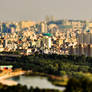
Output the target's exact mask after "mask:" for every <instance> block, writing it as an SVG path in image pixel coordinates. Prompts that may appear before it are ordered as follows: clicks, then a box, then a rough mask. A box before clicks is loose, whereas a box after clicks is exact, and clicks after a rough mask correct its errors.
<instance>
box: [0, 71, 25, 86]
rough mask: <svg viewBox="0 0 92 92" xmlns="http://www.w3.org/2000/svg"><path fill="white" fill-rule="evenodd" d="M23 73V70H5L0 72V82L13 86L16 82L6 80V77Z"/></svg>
mask: <svg viewBox="0 0 92 92" xmlns="http://www.w3.org/2000/svg"><path fill="white" fill-rule="evenodd" d="M22 74H25V71H22V70H20V71H12V72H6V73H3V72H2V73H1V74H0V83H1V84H3V85H8V86H13V85H17V84H18V83H17V82H15V81H13V80H8V78H11V77H15V76H19V75H22Z"/></svg>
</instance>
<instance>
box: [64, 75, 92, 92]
mask: <svg viewBox="0 0 92 92" xmlns="http://www.w3.org/2000/svg"><path fill="white" fill-rule="evenodd" d="M91 77H92V76H91ZM64 92H92V79H91V80H90V79H89V78H88V77H81V78H71V79H70V80H69V81H68V85H67V86H66V90H65V91H64Z"/></svg>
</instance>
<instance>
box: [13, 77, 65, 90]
mask: <svg viewBox="0 0 92 92" xmlns="http://www.w3.org/2000/svg"><path fill="white" fill-rule="evenodd" d="M12 80H15V81H16V82H18V83H20V84H22V85H27V87H28V88H30V86H32V87H33V88H36V87H38V88H41V89H58V90H64V89H65V88H64V87H57V86H54V85H53V84H52V83H51V82H49V81H48V79H47V78H46V77H41V76H18V77H14V78H12Z"/></svg>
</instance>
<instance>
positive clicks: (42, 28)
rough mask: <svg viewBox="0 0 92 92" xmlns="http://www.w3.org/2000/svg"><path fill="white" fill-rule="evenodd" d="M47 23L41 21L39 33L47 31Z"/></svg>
mask: <svg viewBox="0 0 92 92" xmlns="http://www.w3.org/2000/svg"><path fill="white" fill-rule="evenodd" d="M47 32H48V29H47V23H46V22H41V33H47Z"/></svg>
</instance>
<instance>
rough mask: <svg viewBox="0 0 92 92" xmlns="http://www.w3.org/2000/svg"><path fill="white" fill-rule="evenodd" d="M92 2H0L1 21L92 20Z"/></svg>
mask: <svg viewBox="0 0 92 92" xmlns="http://www.w3.org/2000/svg"><path fill="white" fill-rule="evenodd" d="M91 3H92V1H91V0H85V1H84V0H69V1H67V0H58V1H57V0H27V1H25V0H14V1H13V0H0V21H21V20H32V21H40V20H44V19H45V17H46V16H54V17H55V18H56V19H82V20H84V19H92V13H91V8H92V6H91Z"/></svg>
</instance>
